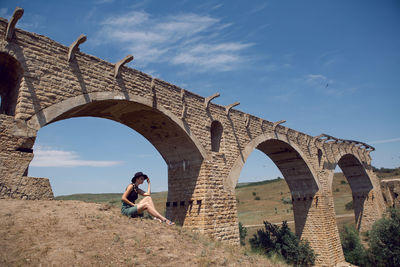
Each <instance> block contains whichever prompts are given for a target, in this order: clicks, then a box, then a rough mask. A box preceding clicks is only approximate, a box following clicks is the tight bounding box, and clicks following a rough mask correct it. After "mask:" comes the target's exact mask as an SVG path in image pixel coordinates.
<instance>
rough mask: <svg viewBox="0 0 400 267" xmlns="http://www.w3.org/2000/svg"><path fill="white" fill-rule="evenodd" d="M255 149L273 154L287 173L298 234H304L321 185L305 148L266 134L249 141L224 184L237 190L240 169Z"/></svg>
mask: <svg viewBox="0 0 400 267" xmlns="http://www.w3.org/2000/svg"><path fill="white" fill-rule="evenodd" d="M254 149H259V150H260V151H262V152H263V153H265V154H266V155H267V156H268V157H270V158H271V160H272V161H273V162H274V163H275V165H276V166H277V167H278V169H279V170H280V171H281V173H282V174H283V176H284V178H285V181H286V182H287V184H288V186H289V189H290V191H291V194H292V200H293V212H294V218H295V227H296V234H297V235H298V236H301V235H302V233H303V229H304V226H305V224H306V222H307V214H308V210H309V209H310V206H311V204H312V203H313V201H314V200H315V194H316V193H317V192H318V191H319V188H320V185H319V182H318V180H317V179H316V177H317V176H316V175H315V174H314V173H313V170H312V169H311V168H310V167H309V164H308V163H307V162H306V160H305V157H304V155H303V153H302V152H301V150H300V149H298V147H297V146H296V145H295V144H293V143H291V142H290V141H289V140H288V139H287V138H286V137H285V136H283V135H280V134H277V135H272V134H271V135H268V134H263V135H261V136H258V137H257V138H255V139H253V140H252V141H251V142H249V143H248V144H247V145H246V147H245V148H244V149H243V150H242V153H241V155H240V156H239V157H238V159H237V160H236V162H235V164H234V166H233V168H232V171H231V173H230V174H229V176H228V178H227V180H226V182H225V184H224V186H225V189H226V190H228V191H230V192H232V193H233V192H234V188H235V186H236V183H237V181H238V178H239V175H240V171H241V170H242V167H243V166H244V163H245V161H246V160H247V158H248V156H249V155H250V154H251V152H252V151H254Z"/></svg>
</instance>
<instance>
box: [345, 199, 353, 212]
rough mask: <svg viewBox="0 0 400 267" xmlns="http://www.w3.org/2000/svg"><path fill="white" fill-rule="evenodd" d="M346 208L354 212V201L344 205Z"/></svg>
mask: <svg viewBox="0 0 400 267" xmlns="http://www.w3.org/2000/svg"><path fill="white" fill-rule="evenodd" d="M344 208H345V209H346V210H352V209H354V207H353V200H351V201H350V202H348V203H346V205H344Z"/></svg>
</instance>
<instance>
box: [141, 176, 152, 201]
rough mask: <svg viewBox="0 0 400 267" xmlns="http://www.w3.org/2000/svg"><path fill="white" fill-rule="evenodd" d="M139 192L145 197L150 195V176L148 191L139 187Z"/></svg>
mask: <svg viewBox="0 0 400 267" xmlns="http://www.w3.org/2000/svg"><path fill="white" fill-rule="evenodd" d="M138 194H139V195H142V196H145V197H147V196H150V194H151V189H150V179H149V178H147V192H144V191H143V190H141V189H139V190H138Z"/></svg>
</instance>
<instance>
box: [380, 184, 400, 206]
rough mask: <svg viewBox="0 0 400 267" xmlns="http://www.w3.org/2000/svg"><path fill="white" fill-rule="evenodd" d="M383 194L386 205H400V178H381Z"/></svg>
mask: <svg viewBox="0 0 400 267" xmlns="http://www.w3.org/2000/svg"><path fill="white" fill-rule="evenodd" d="M381 188H382V194H383V197H384V201H385V204H386V207H393V208H399V207H400V179H387V180H381Z"/></svg>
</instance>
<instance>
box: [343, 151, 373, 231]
mask: <svg viewBox="0 0 400 267" xmlns="http://www.w3.org/2000/svg"><path fill="white" fill-rule="evenodd" d="M338 166H339V167H340V169H341V170H342V171H343V174H344V176H345V177H346V179H347V181H348V183H349V185H350V188H351V192H352V197H353V208H354V215H355V223H356V228H357V229H358V230H359V231H365V230H367V229H365V227H364V226H365V225H366V223H364V222H363V220H364V219H366V216H365V215H364V213H365V208H366V206H367V203H368V201H372V200H373V199H371V200H370V199H369V198H370V197H371V198H374V196H373V195H372V196H371V194H370V193H371V192H372V190H373V188H374V186H373V183H372V181H371V179H370V177H369V175H368V173H367V172H366V170H365V168H364V166H363V164H362V163H361V162H360V160H359V159H358V158H357V157H356V156H354V155H353V154H344V155H341V157H340V159H339V160H338Z"/></svg>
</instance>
